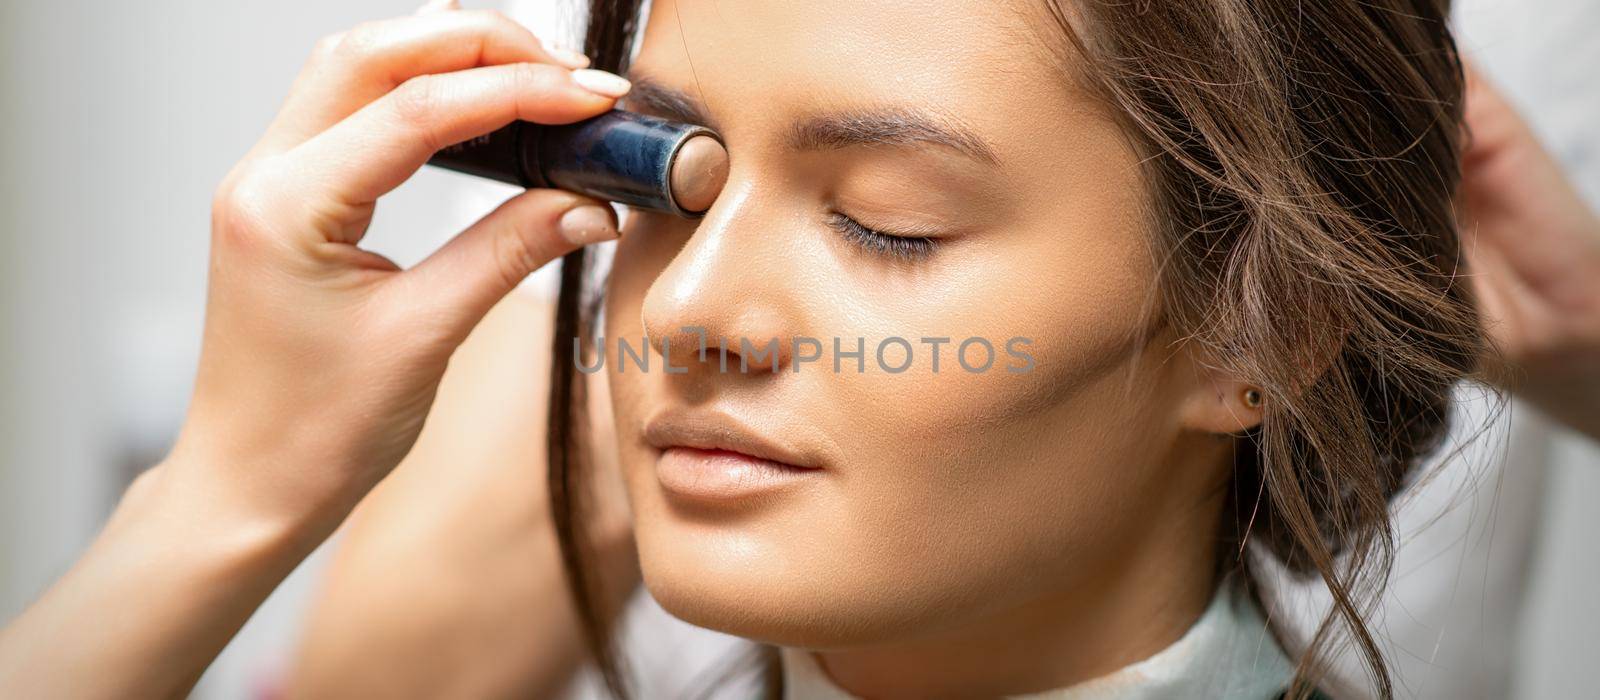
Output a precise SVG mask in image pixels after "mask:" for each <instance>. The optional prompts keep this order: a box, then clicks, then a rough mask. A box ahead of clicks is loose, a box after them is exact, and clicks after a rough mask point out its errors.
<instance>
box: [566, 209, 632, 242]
mask: <svg viewBox="0 0 1600 700" xmlns="http://www.w3.org/2000/svg"><path fill="white" fill-rule="evenodd" d="M560 226H561V237H562V238H565V239H567V241H568V242H570V243H573V244H575V245H589V244H590V243H599V242H601V241H610V240H615V239H616V238H617V235H618V234H617V225H616V224H614V223H612V222H611V212H609V211H606V210H605V208H604V207H601V206H598V205H594V204H585V205H583V206H581V207H573V208H572V209H571V210H568V211H567V213H565V214H562V215H561V224H560Z"/></svg>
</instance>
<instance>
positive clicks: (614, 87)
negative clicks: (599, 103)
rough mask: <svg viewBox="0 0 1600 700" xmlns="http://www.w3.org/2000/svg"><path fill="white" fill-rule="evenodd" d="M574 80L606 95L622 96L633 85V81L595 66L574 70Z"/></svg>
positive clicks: (599, 93) (592, 90)
mask: <svg viewBox="0 0 1600 700" xmlns="http://www.w3.org/2000/svg"><path fill="white" fill-rule="evenodd" d="M572 82H575V83H577V84H578V86H579V87H582V88H583V89H585V90H588V91H589V92H592V93H595V94H597V95H605V96H606V97H622V96H623V95H626V94H628V90H629V89H630V88H632V87H633V84H632V83H629V82H628V80H627V79H626V78H623V77H622V76H620V75H617V74H615V73H607V72H605V71H603V70H595V69H593V68H581V69H579V70H575V71H572Z"/></svg>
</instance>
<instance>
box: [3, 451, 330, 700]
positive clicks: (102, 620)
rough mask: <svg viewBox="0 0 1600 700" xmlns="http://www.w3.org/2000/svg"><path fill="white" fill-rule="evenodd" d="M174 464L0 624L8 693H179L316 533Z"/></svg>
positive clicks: (145, 480)
mask: <svg viewBox="0 0 1600 700" xmlns="http://www.w3.org/2000/svg"><path fill="white" fill-rule="evenodd" d="M189 471H190V470H182V469H175V468H174V466H173V464H172V463H171V462H169V463H166V464H163V465H162V466H159V467H157V468H155V469H152V470H151V471H150V472H148V473H146V474H145V475H143V476H141V477H140V478H139V479H138V480H137V481H136V482H135V483H134V485H133V486H132V487H130V488H129V490H128V492H127V493H126V494H125V495H124V497H123V499H122V502H121V503H120V504H119V505H118V507H117V509H116V511H115V512H114V513H113V514H112V517H111V519H110V521H109V522H108V523H107V525H106V527H105V529H104V531H102V532H101V534H100V536H99V537H98V538H97V539H96V540H95V542H94V543H93V544H92V545H91V546H90V548H89V551H88V552H86V553H85V554H84V556H83V558H81V559H80V560H79V561H78V562H77V564H76V565H74V566H73V567H72V568H71V569H70V570H69V571H68V572H67V573H66V575H64V576H63V577H62V578H61V579H60V580H59V581H57V582H56V584H55V585H54V586H52V587H51V588H50V589H49V590H48V591H46V593H45V594H44V595H43V597H41V598H40V599H39V600H38V601H37V602H36V603H34V604H33V605H32V606H31V607H30V608H29V609H27V610H26V611H24V612H23V614H22V615H21V616H20V617H18V618H17V619H16V620H15V621H14V622H12V623H11V624H10V625H9V626H7V627H6V628H5V629H4V630H3V631H0V697H8V698H11V697H15V698H36V697H72V698H127V697H141V698H160V697H182V696H183V695H185V694H186V693H187V691H188V689H189V688H190V686H192V685H193V684H194V682H195V681H196V680H197V679H198V678H199V676H200V674H201V672H202V671H204V670H205V668H206V666H207V665H208V664H210V662H211V660H212V659H213V658H214V657H215V656H216V655H217V654H218V653H219V652H220V651H221V650H222V648H223V647H224V646H225V645H226V644H227V642H228V640H229V639H230V638H231V637H232V636H233V635H234V634H235V633H236V632H237V631H238V629H239V628H240V627H241V626H242V625H243V624H244V622H245V620H247V619H248V618H249V617H250V614H251V613H252V612H253V611H254V610H255V609H256V607H257V606H258V605H260V604H261V602H262V601H263V600H264V599H265V598H266V596H267V595H268V594H269V593H270V592H271V591H272V589H273V588H274V587H276V586H277V584H278V583H279V582H280V581H282V579H283V578H284V577H285V576H287V575H288V573H289V572H290V571H291V570H293V568H294V566H295V565H296V564H297V563H298V562H299V561H300V560H301V559H302V558H304V557H305V556H306V555H307V554H308V553H309V552H310V549H311V548H313V547H314V546H315V543H316V541H317V540H319V539H320V535H319V534H318V533H317V532H315V531H314V529H312V528H309V527H306V526H305V523H304V522H297V521H296V520H295V519H290V518H283V519H274V518H266V517H262V516H260V515H254V514H250V512H249V509H241V508H234V507H233V506H234V505H235V504H232V503H229V502H228V500H227V499H225V498H217V497H216V496H217V494H215V493H210V492H208V491H209V490H208V489H207V488H206V487H205V486H204V485H203V484H197V483H193V482H190V481H187V480H185V479H183V478H178V477H180V474H178V473H177V472H184V473H187V472H189Z"/></svg>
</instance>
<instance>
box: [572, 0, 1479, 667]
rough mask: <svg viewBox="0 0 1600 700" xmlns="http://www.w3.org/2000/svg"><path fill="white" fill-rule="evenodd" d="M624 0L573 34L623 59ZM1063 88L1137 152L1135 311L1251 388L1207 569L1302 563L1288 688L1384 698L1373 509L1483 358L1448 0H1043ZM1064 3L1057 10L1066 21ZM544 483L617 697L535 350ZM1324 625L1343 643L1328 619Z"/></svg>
mask: <svg viewBox="0 0 1600 700" xmlns="http://www.w3.org/2000/svg"><path fill="white" fill-rule="evenodd" d="M639 4H640V2H639V0H593V1H592V2H591V3H590V16H589V23H588V29H587V34H586V38H585V42H584V47H585V51H586V53H588V54H589V55H590V57H591V58H593V59H594V62H595V64H596V66H597V67H600V68H605V69H610V70H623V69H625V67H626V65H625V64H626V60H627V58H628V56H629V53H630V49H631V42H632V40H633V37H634V30H635V28H636V23H637V21H638V11H639ZM1046 4H1047V6H1048V8H1049V10H1050V13H1051V15H1052V16H1053V17H1054V18H1055V19H1056V20H1057V22H1056V23H1057V24H1058V25H1059V29H1060V30H1062V31H1063V32H1064V33H1065V34H1066V36H1067V37H1068V41H1067V42H1065V43H1066V46H1067V47H1068V50H1069V51H1071V52H1072V53H1073V54H1074V55H1075V57H1076V58H1077V60H1076V61H1074V62H1073V63H1074V64H1075V65H1076V67H1075V68H1073V69H1071V73H1070V75H1069V79H1074V80H1079V81H1080V82H1081V83H1083V84H1084V85H1085V86H1086V87H1088V88H1089V89H1090V90H1091V91H1092V93H1093V94H1095V95H1097V96H1099V97H1100V98H1101V99H1103V100H1104V101H1105V102H1106V103H1107V104H1108V106H1110V107H1111V108H1112V109H1111V111H1112V112H1113V113H1115V114H1116V115H1117V117H1118V118H1119V119H1121V120H1122V123H1123V126H1124V131H1125V132H1126V133H1127V134H1128V136H1129V138H1130V140H1131V141H1132V142H1133V143H1134V144H1135V146H1136V148H1138V150H1139V151H1140V152H1141V153H1142V155H1144V156H1145V157H1144V160H1143V163H1144V168H1145V175H1144V179H1145V181H1146V184H1147V187H1148V193H1149V197H1148V200H1149V219H1150V221H1151V227H1152V229H1153V233H1154V234H1155V237H1156V241H1157V249H1158V250H1159V251H1161V252H1162V256H1163V259H1162V260H1161V261H1160V262H1161V265H1160V267H1159V270H1160V273H1159V274H1160V279H1159V283H1160V289H1161V292H1162V293H1161V298H1160V299H1159V300H1158V302H1157V303H1156V304H1155V307H1156V309H1155V310H1156V312H1157V313H1159V314H1160V316H1161V320H1163V321H1164V322H1165V324H1166V325H1168V326H1170V327H1172V328H1176V329H1178V330H1179V331H1180V332H1181V334H1182V336H1183V338H1184V340H1185V341H1186V342H1188V343H1191V344H1193V345H1194V346H1195V347H1197V348H1199V349H1200V350H1201V351H1202V352H1201V355H1202V356H1203V357H1205V358H1208V360H1209V361H1211V362H1213V363H1215V364H1216V365H1217V366H1218V367H1221V368H1223V369H1225V370H1227V371H1229V372H1231V373H1233V374H1234V375H1236V376H1239V377H1243V378H1245V379H1246V380H1247V381H1249V382H1251V383H1253V384H1254V385H1256V386H1259V387H1260V388H1261V390H1262V392H1263V394H1264V396H1265V399H1266V410H1265V414H1264V419H1263V421H1262V423H1261V425H1260V427H1259V428H1257V429H1254V430H1252V431H1249V432H1248V433H1247V434H1245V435H1243V436H1241V437H1240V438H1239V439H1238V449H1237V451H1236V452H1237V457H1236V461H1235V470H1234V478H1233V486H1232V490H1231V497H1230V500H1229V503H1230V506H1229V512H1228V516H1229V519H1228V522H1227V523H1226V524H1225V527H1224V528H1223V530H1224V532H1223V533H1221V534H1222V535H1224V536H1226V537H1228V538H1229V539H1231V540H1232V542H1233V543H1234V545H1235V547H1234V548H1230V549H1227V550H1225V551H1226V552H1227V553H1228V556H1227V557H1225V561H1223V562H1220V563H1219V566H1221V567H1222V568H1224V569H1229V568H1236V569H1242V570H1243V571H1244V573H1245V575H1244V576H1242V577H1237V578H1239V579H1241V580H1242V581H1244V582H1245V583H1246V585H1247V586H1248V588H1249V589H1250V590H1251V592H1252V594H1254V595H1257V596H1259V593H1258V592H1256V587H1255V586H1254V585H1252V584H1251V583H1250V582H1251V580H1252V577H1251V576H1250V571H1251V557H1250V556H1248V553H1247V550H1246V546H1245V545H1246V544H1247V543H1253V545H1254V547H1255V548H1256V549H1257V550H1259V551H1262V552H1265V553H1266V554H1268V555H1270V556H1272V557H1273V558H1275V559H1276V560H1278V561H1279V562H1281V564H1282V565H1283V566H1284V567H1285V568H1287V569H1288V570H1289V571H1291V572H1293V573H1296V574H1300V575H1315V576H1318V577H1320V578H1321V579H1322V581H1323V582H1324V583H1325V584H1326V585H1327V588H1328V590H1329V591H1330V592H1331V593H1332V598H1333V603H1334V605H1333V609H1332V610H1330V611H1329V612H1328V614H1327V616H1326V618H1325V619H1324V620H1323V622H1322V624H1321V625H1320V627H1319V628H1318V630H1317V632H1316V634H1315V635H1314V636H1313V637H1312V638H1311V639H1310V640H1306V642H1305V648H1304V651H1303V652H1302V653H1301V654H1300V658H1299V663H1298V668H1297V669H1296V676H1295V683H1294V686H1293V687H1292V688H1291V692H1290V693H1289V694H1290V696H1292V697H1303V696H1305V695H1306V694H1308V693H1309V692H1310V691H1311V689H1312V688H1313V687H1314V686H1315V685H1316V684H1318V683H1319V682H1322V680H1323V678H1324V676H1325V674H1326V672H1327V670H1328V661H1329V657H1330V656H1331V655H1332V653H1333V651H1334V649H1335V648H1336V644H1338V643H1339V642H1340V641H1341V640H1342V639H1348V640H1349V641H1353V642H1354V644H1355V645H1356V647H1357V649H1358V651H1359V653H1360V654H1361V656H1362V658H1363V660H1364V662H1365V665H1366V667H1367V669H1368V671H1369V673H1370V675H1371V677H1372V682H1373V686H1374V687H1375V688H1376V690H1377V692H1378V693H1379V694H1380V696H1382V697H1386V698H1387V697H1390V696H1392V694H1393V693H1392V686H1391V681H1390V678H1389V675H1388V671H1387V666H1386V664H1385V662H1384V659H1383V656H1382V653H1381V651H1380V650H1379V648H1378V646H1377V644H1376V642H1375V641H1374V639H1373V636H1372V634H1371V633H1370V632H1369V631H1368V629H1367V627H1366V625H1365V623H1364V621H1363V613H1364V611H1366V610H1367V608H1368V606H1369V605H1370V604H1371V603H1372V602H1374V601H1375V600H1376V597H1377V594H1378V593H1379V592H1380V591H1381V590H1382V588H1383V586H1384V584H1385V582H1386V578H1387V575H1388V571H1389V568H1390V565H1391V562H1392V559H1393V546H1394V545H1393V533H1392V532H1391V523H1390V515H1389V502H1390V500H1391V498H1392V497H1393V496H1394V495H1395V493H1396V492H1397V491H1399V489H1400V488H1401V486H1402V485H1403V484H1404V483H1405V482H1406V480H1407V478H1408V475H1410V473H1411V472H1412V471H1413V470H1414V469H1415V467H1416V465H1417V463H1418V462H1419V461H1420V459H1421V458H1422V457H1423V456H1424V455H1425V454H1426V453H1427V452H1429V451H1430V450H1432V449H1433V448H1434V447H1435V446H1436V445H1437V443H1438V442H1439V441H1440V439H1441V438H1442V436H1443V433H1444V429H1445V427H1446V424H1447V422H1448V416H1449V402H1450V391H1451V387H1452V386H1453V385H1454V383H1455V382H1456V381H1457V380H1459V379H1460V378H1462V377H1464V376H1466V375H1467V374H1468V373H1470V372H1471V371H1472V370H1473V368H1474V366H1475V364H1476V361H1477V358H1478V357H1480V356H1481V354H1482V353H1483V351H1484V347H1483V343H1484V341H1483V339H1482V336H1481V334H1480V332H1479V331H1478V325H1477V317H1476V314H1475V312H1474V310H1473V306H1472V303H1471V300H1470V298H1469V297H1468V292H1467V290H1466V289H1465V288H1464V286H1465V285H1464V284H1459V283H1457V280H1456V273H1457V270H1458V267H1459V265H1460V261H1459V256H1458V254H1459V242H1458V240H1457V237H1456V233H1455V231H1456V229H1455V223H1456V222H1455V217H1454V210H1453V207H1452V201H1453V198H1454V195H1455V190H1456V187H1457V184H1458V180H1459V170H1460V146H1461V139H1462V132H1461V117H1462V93H1463V83H1464V79H1463V76H1462V67H1461V63H1460V60H1459V57H1458V56H1457V54H1456V49H1455V44H1454V41H1453V40H1452V38H1451V35H1450V31H1449V28H1448V26H1447V19H1448V12H1449V2H1448V0H1325V1H1323V2H1317V3H1302V2H1294V3H1290V2H1270V1H1265V0H1194V1H1191V2H1157V1H1154V0H1078V1H1077V2H1073V3H1071V7H1067V3H1066V2H1065V1H1064V0H1050V1H1048V2H1047V3H1046ZM1069 20H1070V21H1069ZM583 269H584V255H583V252H582V251H579V252H577V253H573V254H572V255H569V256H568V257H567V258H566V259H565V260H564V261H563V269H562V284H561V298H560V301H559V303H558V310H557V317H556V329H555V330H556V333H555V355H556V356H557V357H563V356H565V355H564V353H566V352H567V351H568V348H569V347H570V345H568V344H569V343H570V342H571V340H570V339H571V338H573V337H577V336H578V335H579V334H580V333H581V332H583V331H585V330H586V329H585V328H584V325H585V324H586V323H587V319H588V318H589V317H590V315H589V314H583V313H580V312H581V311H583V308H582V306H581V305H580V300H579V297H580V292H581V291H582V290H581V287H582V280H583V277H584V272H583ZM553 372H554V374H553V377H552V380H553V381H552V386H553V391H552V394H551V411H550V416H551V430H550V433H549V435H550V438H549V439H550V442H549V452H550V484H551V490H550V491H551V498H552V500H553V501H554V513H555V517H556V522H557V526H558V527H557V531H558V534H559V537H560V541H561V546H562V551H563V553H564V556H565V563H566V566H567V574H568V576H569V583H570V584H571V588H572V591H573V593H574V595H575V597H576V600H577V603H578V606H579V609H580V611H581V612H582V617H581V619H582V620H583V624H584V626H585V628H586V630H587V632H588V636H589V640H590V645H591V650H592V652H593V653H594V655H595V657H596V659H597V661H598V663H599V665H600V668H601V670H602V674H603V676H604V678H605V680H606V683H607V685H608V686H609V687H610V689H611V690H612V692H613V693H614V694H616V695H618V696H619V697H621V696H626V689H625V688H624V686H623V682H622V677H621V674H620V672H619V671H617V668H616V665H615V661H616V659H615V654H614V651H613V649H612V644H611V634H610V631H609V629H608V626H607V625H606V624H604V621H603V620H602V619H601V616H600V615H599V614H597V613H596V612H595V611H594V605H593V600H594V599H595V597H596V594H595V590H596V589H595V582H594V581H592V580H589V578H588V573H587V572H588V571H589V569H588V568H587V565H586V561H587V557H585V555H584V551H585V546H584V539H583V536H582V531H581V528H580V527H579V525H580V524H581V523H582V522H583V515H582V508H581V507H580V503H581V499H578V498H576V497H575V496H576V495H577V494H575V493H574V491H573V484H574V483H576V481H575V479H576V475H577V474H578V472H579V466H580V460H579V455H580V449H579V448H580V445H579V440H578V437H579V436H580V435H581V430H578V429H577V423H578V421H579V420H580V418H581V416H582V413H583V410H584V409H583V406H584V403H583V400H582V384H581V376H579V375H577V373H575V372H574V371H573V369H572V367H571V366H570V365H569V364H568V363H563V362H556V363H554V369H553ZM1341 629H1342V631H1343V632H1344V633H1345V634H1344V635H1341V634H1340V631H1341Z"/></svg>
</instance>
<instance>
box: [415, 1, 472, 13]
mask: <svg viewBox="0 0 1600 700" xmlns="http://www.w3.org/2000/svg"><path fill="white" fill-rule="evenodd" d="M459 9H461V6H460V5H459V4H457V3H456V0H428V2H426V3H424V4H423V5H422V7H420V8H417V14H419V15H425V14H428V13H430V12H443V11H445V10H459Z"/></svg>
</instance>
